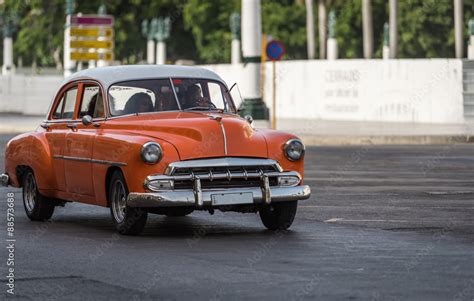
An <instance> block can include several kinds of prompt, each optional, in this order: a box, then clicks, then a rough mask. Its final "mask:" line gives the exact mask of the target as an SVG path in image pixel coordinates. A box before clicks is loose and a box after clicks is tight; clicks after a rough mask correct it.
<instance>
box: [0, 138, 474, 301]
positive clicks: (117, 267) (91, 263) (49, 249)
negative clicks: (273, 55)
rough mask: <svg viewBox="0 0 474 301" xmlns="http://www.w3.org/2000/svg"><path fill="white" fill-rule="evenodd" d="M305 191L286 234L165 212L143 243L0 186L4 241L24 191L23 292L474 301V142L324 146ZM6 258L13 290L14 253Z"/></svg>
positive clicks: (95, 210) (18, 272)
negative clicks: (37, 212)
mask: <svg viewBox="0 0 474 301" xmlns="http://www.w3.org/2000/svg"><path fill="white" fill-rule="evenodd" d="M7 139H8V136H0V150H1V149H3V148H4V145H5V142H6V141H7ZM0 166H3V157H1V158H0ZM2 170H3V169H2ZM306 183H308V184H309V185H311V187H312V190H313V195H312V197H311V199H310V200H308V201H303V202H300V206H299V209H298V210H299V211H298V214H297V216H296V220H295V223H294V224H293V226H292V228H291V230H290V231H287V232H279V233H271V232H269V231H266V230H264V228H263V226H262V225H261V223H260V220H259V218H258V215H254V214H238V213H220V212H216V214H215V215H214V216H210V215H209V214H207V213H203V212H197V213H196V212H195V213H193V214H192V215H190V216H189V217H183V218H167V217H161V216H153V215H152V216H151V218H150V219H149V222H148V224H147V227H146V230H145V232H144V234H143V235H142V236H139V237H124V236H119V235H118V234H116V233H115V232H114V229H113V226H112V223H111V220H110V216H109V211H108V209H106V208H99V207H93V206H88V205H81V204H68V205H66V207H64V208H58V209H57V210H56V212H55V214H54V216H53V219H52V220H51V221H50V222H48V223H38V222H30V221H29V220H28V219H27V217H26V215H25V213H24V209H23V205H22V202H21V193H20V190H17V189H12V188H8V189H0V207H1V208H0V210H1V212H3V213H2V218H1V221H0V223H1V226H0V238H1V240H2V242H4V245H6V244H7V242H6V241H5V239H6V230H5V228H6V213H5V212H6V197H7V193H8V192H14V193H15V206H16V207H15V209H16V211H15V238H16V242H15V253H14V256H15V293H16V295H15V297H16V298H18V299H21V300H23V299H24V300H37V299H38V300H55V299H56V300H109V299H112V300H113V299H115V300H140V299H149V300H175V299H193V300H236V299H244V298H245V299H258V300H261V299H272V300H305V299H307V300H473V298H474V146H472V145H451V146H390V147H388V146H369V147H366V146H360V147H312V148H309V149H308V150H307V156H306ZM0 258H1V261H0V272H1V278H0V279H1V280H0V282H1V283H2V289H3V290H4V291H6V289H7V286H6V283H7V280H6V279H7V278H5V277H6V275H7V266H6V263H7V258H8V253H7V249H6V248H5V247H2V248H1V252H0ZM2 293H3V292H2ZM1 296H4V295H1Z"/></svg>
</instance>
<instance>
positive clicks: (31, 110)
mask: <svg viewBox="0 0 474 301" xmlns="http://www.w3.org/2000/svg"><path fill="white" fill-rule="evenodd" d="M63 79H64V78H63V77H62V76H26V75H11V76H0V112H13V113H23V114H28V115H46V112H47V110H48V109H49V106H50V105H51V102H52V99H53V97H54V94H55V92H56V90H57V89H58V88H59V85H60V84H61V82H62V81H63Z"/></svg>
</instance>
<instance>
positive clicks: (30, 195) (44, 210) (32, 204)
mask: <svg viewBox="0 0 474 301" xmlns="http://www.w3.org/2000/svg"><path fill="white" fill-rule="evenodd" d="M22 186H23V205H24V206H25V211H26V215H27V216H28V218H29V219H30V220H32V221H44V220H48V219H50V218H51V216H52V215H53V212H54V204H53V202H52V200H49V199H48V198H46V197H44V196H42V195H41V194H40V193H39V191H38V186H37V184H36V179H35V175H34V174H33V171H31V170H28V171H27V172H26V173H25V174H24V176H23V182H22Z"/></svg>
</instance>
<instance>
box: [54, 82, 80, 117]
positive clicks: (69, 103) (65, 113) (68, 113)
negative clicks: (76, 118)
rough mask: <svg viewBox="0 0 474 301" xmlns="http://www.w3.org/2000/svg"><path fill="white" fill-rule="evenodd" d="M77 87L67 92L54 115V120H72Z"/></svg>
mask: <svg viewBox="0 0 474 301" xmlns="http://www.w3.org/2000/svg"><path fill="white" fill-rule="evenodd" d="M76 96H77V87H73V88H71V89H69V90H67V91H66V92H65V93H64V94H63V96H62V98H61V101H60V102H59V103H58V106H57V107H56V110H55V111H54V113H53V119H71V118H72V115H73V114H74V105H75V104H76Z"/></svg>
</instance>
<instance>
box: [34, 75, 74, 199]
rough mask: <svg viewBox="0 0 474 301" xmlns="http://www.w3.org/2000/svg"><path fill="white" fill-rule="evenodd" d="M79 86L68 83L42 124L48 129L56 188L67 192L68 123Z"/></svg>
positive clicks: (47, 136)
mask: <svg viewBox="0 0 474 301" xmlns="http://www.w3.org/2000/svg"><path fill="white" fill-rule="evenodd" d="M77 92H78V86H77V84H75V83H72V84H68V85H66V86H65V87H64V88H63V89H61V91H60V92H59V93H58V95H57V97H56V99H55V101H54V102H53V106H52V109H51V112H50V114H49V116H48V120H47V121H45V122H43V123H42V124H41V126H42V127H43V128H45V129H46V132H45V137H46V140H47V141H48V144H49V149H50V153H51V156H52V160H53V169H54V174H55V178H56V183H57V185H56V190H58V191H60V192H66V191H67V187H66V179H65V176H64V162H65V160H64V155H65V147H64V146H65V140H66V135H67V133H68V132H69V131H70V129H69V128H68V124H69V123H70V122H71V120H72V116H73V113H74V108H75V104H76V98H77V94H78V93H77Z"/></svg>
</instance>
